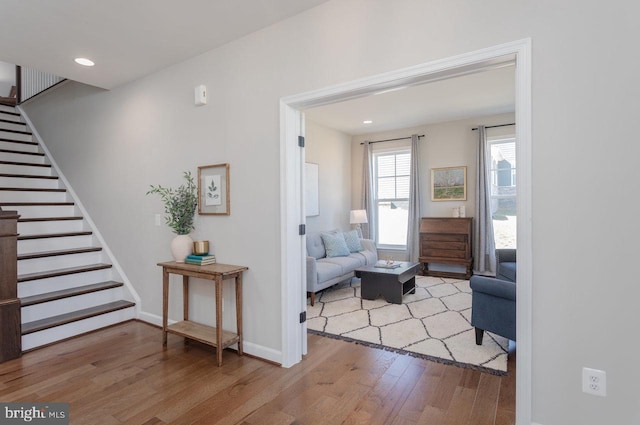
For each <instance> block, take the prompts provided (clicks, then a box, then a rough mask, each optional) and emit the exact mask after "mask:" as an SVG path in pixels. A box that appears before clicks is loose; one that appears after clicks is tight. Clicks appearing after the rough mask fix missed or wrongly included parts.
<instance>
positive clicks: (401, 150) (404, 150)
mask: <svg viewBox="0 0 640 425" xmlns="http://www.w3.org/2000/svg"><path fill="white" fill-rule="evenodd" d="M402 154H409V155H411V148H410V147H407V146H403V147H396V148H387V149H380V150H376V151H374V152H373V181H374V187H373V189H374V202H373V203H374V205H375V211H374V212H373V213H374V214H376V218H375V223H376V241H375V242H376V246H377V247H378V249H383V250H389V251H393V250H397V251H406V250H407V240H406V239H405V242H404V245H392V244H382V243H380V217H378V216H377V215H378V209H379V204H380V203H381V202H383V203H387V202H409V198H408V197H407V198H381V199H379V198H378V158H379V157H381V156H389V155H402ZM401 176H404V175H401ZM408 176H409V177H411V170H409V174H408ZM394 177H396V178H397V177H398V175H397V174H394ZM407 220H408V219H407ZM408 224H409V223H408V222H407V226H408ZM408 237H409V235H408V234H407V238H408Z"/></svg>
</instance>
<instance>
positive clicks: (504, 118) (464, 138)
mask: <svg viewBox="0 0 640 425" xmlns="http://www.w3.org/2000/svg"><path fill="white" fill-rule="evenodd" d="M514 120H515V115H514V114H512V113H511V114H500V115H491V116H486V117H477V118H471V119H465V120H458V121H450V122H444V123H438V124H430V125H423V126H418V127H411V128H405V129H398V130H393V131H386V132H379V133H371V134H364V135H358V136H354V137H353V138H352V142H351V158H352V161H351V170H352V172H351V181H352V182H353V184H352V187H351V199H352V201H351V205H352V207H353V208H358V207H359V205H361V199H362V157H363V148H364V147H363V145H361V143H362V142H363V141H365V140H373V141H375V140H387V139H396V138H400V137H409V136H411V135H412V134H418V135H422V134H424V135H425V137H422V138H420V145H419V147H418V150H419V155H420V192H421V202H420V211H421V213H422V214H421V216H422V217H451V213H452V212H451V209H452V208H454V207H459V206H462V205H464V206H465V210H466V216H467V217H473V216H474V205H475V192H474V188H475V181H476V177H475V175H476V146H477V143H478V133H477V132H475V131H472V130H471V129H472V128H475V127H477V126H478V125H480V124H482V125H496V124H506V123H512V122H514ZM508 129H509V127H501V128H492V129H487V134H488V135H489V136H492V135H502V134H506V132H508V131H511V134H514V127H510V130H508ZM410 144H411V143H410V140H408V141H405V140H402V141H393V142H384V143H379V144H375V145H374V149H389V148H395V147H403V146H409V145H410ZM457 166H466V167H467V200H466V201H437V202H434V201H431V169H432V168H441V167H457ZM379 253H380V256H381V257H388V256H391V257H393V258H394V259H397V260H407V259H408V254H407V252H406V251H383V250H379ZM453 267H454V268H455V266H453ZM446 268H447V269H450V268H451V267H446ZM463 270H464V269H463ZM453 271H458V270H453Z"/></svg>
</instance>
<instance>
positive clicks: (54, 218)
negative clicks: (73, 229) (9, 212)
mask: <svg viewBox="0 0 640 425" xmlns="http://www.w3.org/2000/svg"><path fill="white" fill-rule="evenodd" d="M83 218H84V217H82V216H70V217H28V218H22V217H20V218H19V219H18V223H33V222H34V221H67V220H82V219H83Z"/></svg>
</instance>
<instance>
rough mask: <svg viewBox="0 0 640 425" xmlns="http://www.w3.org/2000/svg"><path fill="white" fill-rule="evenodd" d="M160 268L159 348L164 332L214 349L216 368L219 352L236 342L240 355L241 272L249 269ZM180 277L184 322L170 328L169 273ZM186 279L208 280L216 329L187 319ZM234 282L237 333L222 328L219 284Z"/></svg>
mask: <svg viewBox="0 0 640 425" xmlns="http://www.w3.org/2000/svg"><path fill="white" fill-rule="evenodd" d="M158 266H160V267H162V346H163V347H166V346H167V333H172V334H176V335H180V336H183V337H185V338H189V339H193V340H195V341H199V342H201V343H203V344H207V345H211V346H213V347H216V354H217V356H218V366H222V350H224V349H225V348H226V347H228V346H230V345H233V344H235V343H238V355H239V356H241V355H242V354H243V353H242V272H244V271H245V270H249V269H248V268H247V267H244V266H232V265H229V264H210V265H207V266H196V265H193V264H185V263H177V262H175V261H169V262H165V263H158ZM171 273H173V274H177V275H181V276H182V291H183V293H182V294H183V295H182V297H183V316H184V317H183V319H184V320H182V321H181V322H177V323H174V324H172V325H170V326H169V324H168V321H169V318H168V315H169V274H171ZM189 277H196V278H200V279H206V280H210V281H212V282H214V283H215V290H216V326H215V327H213V326H207V325H202V324H200V323H196V322H192V321H190V320H189ZM225 279H235V282H236V322H237V332H236V333H233V332H227V331H224V330H223V329H222V282H223V280H225Z"/></svg>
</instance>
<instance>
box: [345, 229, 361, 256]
mask: <svg viewBox="0 0 640 425" xmlns="http://www.w3.org/2000/svg"><path fill="white" fill-rule="evenodd" d="M343 236H344V241H345V242H346V243H347V248H349V252H360V251H362V250H363V248H362V244H361V243H360V236H359V235H358V231H357V230H351V231H349V232H344V233H343Z"/></svg>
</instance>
